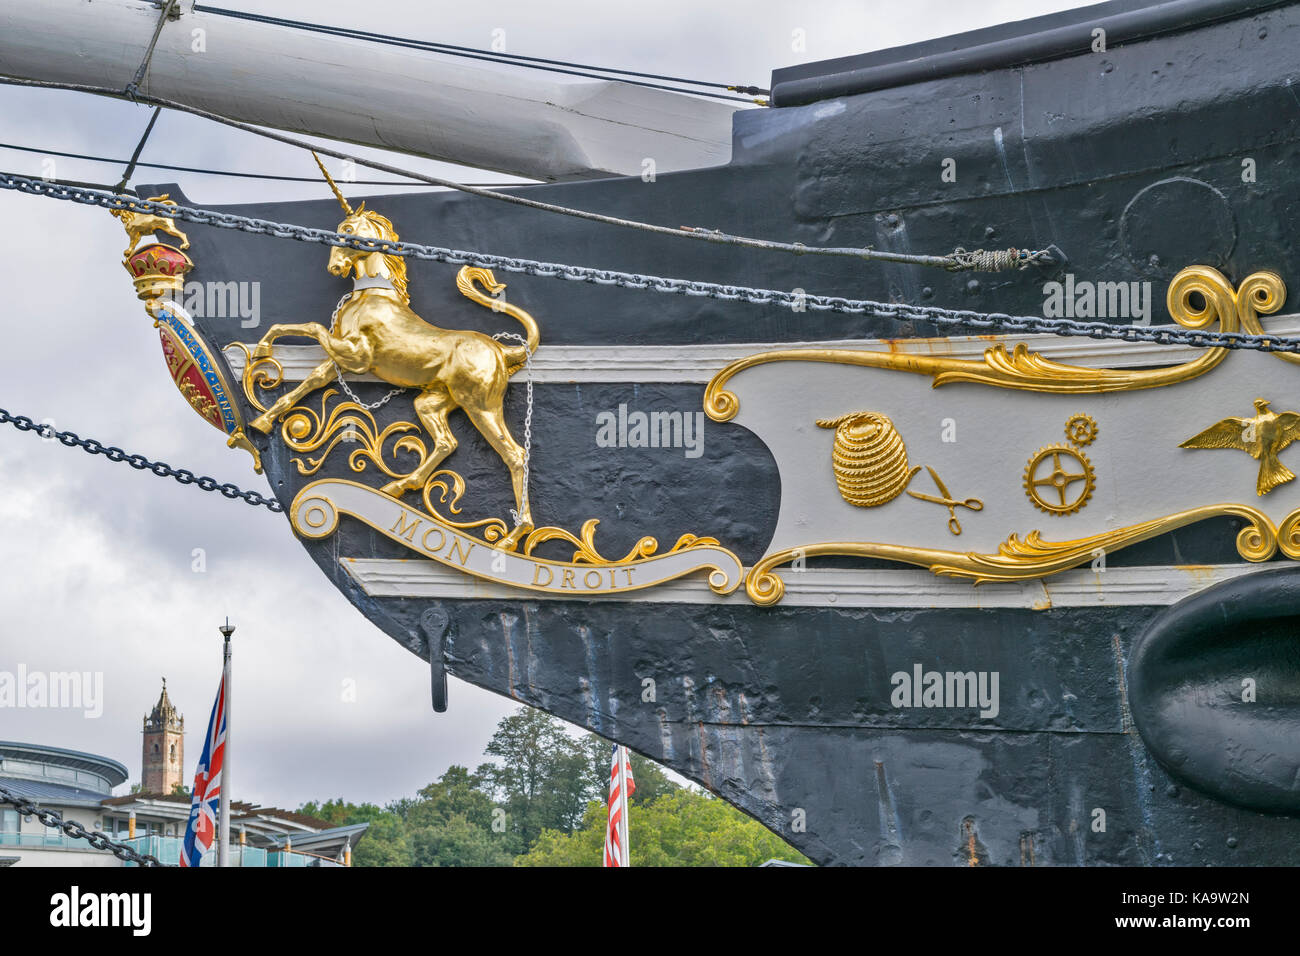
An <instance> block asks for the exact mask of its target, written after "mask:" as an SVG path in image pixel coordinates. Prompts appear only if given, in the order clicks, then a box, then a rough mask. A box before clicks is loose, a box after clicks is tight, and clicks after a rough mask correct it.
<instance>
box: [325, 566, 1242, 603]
mask: <svg viewBox="0 0 1300 956" xmlns="http://www.w3.org/2000/svg"><path fill="white" fill-rule="evenodd" d="M339 563H340V564H342V566H343V567H344V569H345V570H346V571H347V572H348V574H350V575H351V576H352V578H353V580H355V581H356V582H357V584H358V585H360V587H361V589H362V590H363V591H365V592H366V593H367V594H368V595H370V596H371V597H407V598H435V599H447V600H470V599H474V598H491V599H505V600H516V601H530V600H537V596H536V595H533V594H529V593H527V592H524V591H520V590H517V589H512V588H509V587H506V586H503V585H499V584H495V583H492V582H488V581H483V580H480V579H478V578H475V577H472V576H470V575H466V574H461V573H459V572H457V571H453V570H450V569H447V568H443V567H441V566H439V565H438V564H436V563H434V562H432V561H422V560H419V559H413V560H402V559H391V558H340V559H339ZM1261 569H1262V566H1261V565H1258V564H1218V565H1181V566H1180V565H1158V566H1149V567H1133V568H1117V567H1111V568H1108V569H1107V570H1105V571H1091V570H1075V571H1067V572H1064V573H1062V574H1058V575H1054V576H1053V577H1050V578H1046V579H1043V580H1040V581H1028V582H1024V583H1017V584H981V585H980V586H979V587H975V586H973V585H971V584H968V583H966V582H964V581H954V580H950V579H946V578H940V577H936V576H935V575H933V574H931V573H930V572H929V571H924V570H920V569H899V570H893V569H890V570H855V569H849V568H808V569H806V570H804V571H793V570H790V569H789V568H778V569H776V570H777V573H778V574H780V576H781V577H782V579H783V580H784V581H785V596H784V597H783V598H782V599H781V603H780V604H779V605H778V607H828V608H834V607H847V608H964V607H969V608H1028V609H1031V610H1046V609H1048V608H1054V607H1058V608H1059V607H1132V606H1165V605H1169V604H1175V603H1177V602H1178V601H1181V600H1182V599H1183V598H1186V597H1189V596H1190V595H1192V594H1195V593H1196V592H1197V591H1200V590H1203V589H1204V588H1207V587H1209V586H1211V585H1213V584H1219V583H1221V582H1223V581H1228V580H1231V579H1232V578H1235V577H1240V576H1241V575H1243V574H1250V573H1252V572H1254V571H1259V570H1261ZM546 599H547V600H566V598H563V597H561V598H552V597H550V596H549V595H548V596H547V598H546ZM628 599H629V596H628V595H624V596H621V597H619V596H611V597H601V596H589V595H574V597H573V598H572V600H584V601H603V600H615V601H620V600H621V601H626V600H628ZM634 600H636V601H643V602H650V603H658V604H748V603H750V602H749V599H748V598H747V597H746V596H745V592H744V588H743V587H742V588H741V589H740V590H738V591H736V592H735V593H733V594H730V595H728V596H726V597H719V596H718V595H717V594H714V593H713V592H712V591H711V590H709V586H708V582H707V580H706V577H705V575H703V574H699V575H694V576H692V577H690V578H684V579H679V580H677V581H671V582H668V583H666V584H662V585H659V586H658V587H655V588H649V589H647V590H644V591H638V592H636V596H635V598H634Z"/></svg>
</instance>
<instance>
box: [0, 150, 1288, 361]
mask: <svg viewBox="0 0 1300 956" xmlns="http://www.w3.org/2000/svg"><path fill="white" fill-rule="evenodd" d="M0 189H9V190H16V191H18V192H23V193H28V194H31V195H37V196H44V197H47V198H52V199H60V200H65V201H69V202H76V203H81V204H83V205H90V206H101V207H103V208H105V209H130V210H134V211H137V212H147V213H152V214H155V215H161V216H167V217H171V218H174V219H181V220H184V221H186V222H193V223H198V224H199V225H206V226H215V227H218V228H221V229H237V230H239V231H241V232H248V233H254V234H258V235H271V236H275V237H276V238H280V239H295V240H297V241H300V242H314V243H319V244H321V245H327V246H342V247H344V248H349V249H359V250H361V251H364V252H383V253H387V254H389V255H395V256H404V257H411V258H415V259H423V260H427V261H430V262H445V263H450V264H453V265H476V266H482V267H484V268H489V269H500V270H502V271H504V272H515V273H523V274H526V275H533V276H543V277H546V278H559V279H567V280H570V281H574V282H592V283H595V284H597V285H607V286H619V287H621V288H625V289H638V290H650V291H652V292H662V293H667V294H670V295H687V296H692V297H707V298H711V299H718V300H721V301H728V302H748V303H751V304H755V305H769V304H776V305H782V306H786V307H789V308H791V309H793V310H796V311H804V310H811V311H814V312H836V313H843V314H848V315H870V316H875V317H878V318H886V319H896V320H901V321H910V322H932V323H934V324H935V325H938V326H941V327H945V326H946V327H958V328H968V329H977V330H979V331H981V332H987V331H989V330H990V329H1001V330H1004V331H1007V332H1013V333H1017V334H1026V333H1029V334H1034V333H1044V334H1050V335H1063V336H1080V337H1085V338H1094V339H1119V340H1123V341H1126V342H1153V343H1157V344H1161V345H1189V346H1192V347H1194V348H1227V349H1252V350H1257V351H1263V352H1300V339H1296V338H1286V337H1283V336H1271V335H1248V334H1245V333H1241V332H1209V331H1204V330H1201V329H1182V328H1176V327H1159V326H1137V325H1111V324H1110V323H1107V322H1079V321H1077V320H1075V319H1046V318H1040V317H1038V316H1014V315H1007V314H1004V313H1000V312H974V311H971V310H966V309H945V308H941V307H938V306H924V305H911V304H909V303H904V302H876V301H873V300H871V299H849V298H845V297H842V296H827V295H813V294H808V293H804V292H786V291H783V290H780V289H761V288H753V287H750V286H737V285H725V284H722V283H717V282H705V281H698V280H692V279H671V278H663V277H660V276H651V275H643V274H640V273H635V272H620V271H616V270H613V269H594V268H591V267H588V266H573V265H565V264H562V263H556V262H541V261H537V260H534V259H518V258H514V257H510V256H498V255H491V254H488V253H482V252H466V251H464V250H459V249H449V248H445V247H442V246H426V245H422V244H420V243H414V242H389V241H387V240H383V239H369V238H366V237H364V236H356V235H352V234H348V233H341V232H333V231H331V230H329V229H314V228H309V227H307V226H298V225H294V224H292V223H283V222H272V221H270V220H266V219H253V218H251V217H248V216H239V215H236V214H234V213H227V212H215V211H212V210H205V209H195V208H193V207H190V206H172V205H167V204H163V203H158V202H150V201H149V200H145V199H132V198H130V197H127V196H121V195H114V194H112V193H106V192H101V191H99V190H95V189H84V188H79V187H74V186H64V185H58V184H53V183H47V182H44V181H42V180H39V179H29V178H27V177H25V176H15V175H14V174H12V173H0Z"/></svg>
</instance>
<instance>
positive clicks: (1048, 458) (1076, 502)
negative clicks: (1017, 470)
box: [1025, 445, 1097, 515]
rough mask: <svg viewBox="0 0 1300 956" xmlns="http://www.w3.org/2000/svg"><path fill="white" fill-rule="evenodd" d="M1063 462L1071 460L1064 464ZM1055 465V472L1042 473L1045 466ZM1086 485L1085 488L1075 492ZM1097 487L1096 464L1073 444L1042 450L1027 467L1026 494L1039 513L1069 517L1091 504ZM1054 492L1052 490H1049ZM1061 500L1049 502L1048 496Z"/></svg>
mask: <svg viewBox="0 0 1300 956" xmlns="http://www.w3.org/2000/svg"><path fill="white" fill-rule="evenodd" d="M1062 459H1066V460H1067V461H1065V462H1063V461H1062ZM1069 459H1073V460H1074V462H1076V463H1077V466H1078V467H1077V469H1075V468H1073V466H1072V465H1071V464H1069V461H1068V460H1069ZM1045 462H1047V463H1050V464H1051V470H1050V471H1046V470H1042V466H1043V464H1044V463H1045ZM1080 482H1082V489H1081V490H1080V491H1079V492H1077V493H1071V489H1072V488H1075V487H1076V486H1078V485H1079V484H1080ZM1096 487H1097V480H1096V475H1095V473H1094V472H1093V470H1092V462H1090V461H1089V460H1088V456H1087V455H1085V454H1084V453H1083V451H1082V450H1080V449H1078V448H1073V447H1071V446H1070V445H1048V446H1047V447H1046V448H1040V449H1038V451H1036V452H1034V454H1033V455H1032V456H1031V457H1030V459H1029V464H1028V465H1026V466H1025V494H1026V495H1028V496H1029V500H1030V501H1031V502H1032V503H1033V505H1034V507H1035V508H1037V509H1038V510H1039V511H1046V512H1047V513H1048V514H1054V515H1068V514H1073V513H1074V512H1076V511H1078V510H1079V509H1080V508H1082V507H1083V506H1084V505H1086V504H1087V503H1088V499H1089V498H1091V497H1092V492H1093V490H1094V489H1095V488H1096ZM1049 489H1050V491H1049ZM1045 493H1046V494H1051V495H1053V496H1054V497H1059V498H1060V502H1059V503H1058V502H1056V501H1052V500H1049V499H1048V498H1046V497H1044V494H1045Z"/></svg>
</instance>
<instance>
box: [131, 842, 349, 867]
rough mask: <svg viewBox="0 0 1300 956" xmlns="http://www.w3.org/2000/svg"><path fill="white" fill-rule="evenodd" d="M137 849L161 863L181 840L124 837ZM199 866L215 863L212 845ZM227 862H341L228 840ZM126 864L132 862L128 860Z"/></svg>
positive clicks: (176, 855) (172, 858) (173, 857)
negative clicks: (228, 856) (228, 857)
mask: <svg viewBox="0 0 1300 956" xmlns="http://www.w3.org/2000/svg"><path fill="white" fill-rule="evenodd" d="M126 842H127V843H128V844H130V846H131V847H132V848H133V849H134V850H135V851H136V852H137V853H148V854H151V855H153V856H156V857H157V858H158V859H159V860H161V861H162V862H164V863H175V862H176V861H177V860H179V859H180V857H181V848H182V846H183V845H184V843H185V841H184V840H183V839H182V838H180V837H156V836H154V837H137V838H136V839H134V840H127V841H126ZM202 865H203V866H216V865H217V852H216V848H215V847H214V848H213V849H212V850H211V851H210V852H208V853H206V854H204V857H203V863H202ZM230 865H231V866H254V867H286V866H287V867H299V866H303V867H305V866H341V865H342V864H340V863H338V862H336V861H334V860H329V859H326V858H324V857H316V856H312V855H311V854H308V853H299V852H297V851H296V850H266V849H262V848H261V847H254V846H244V847H240V846H239V845H238V844H231V846H230ZM127 866H135V864H134V863H128V864H127Z"/></svg>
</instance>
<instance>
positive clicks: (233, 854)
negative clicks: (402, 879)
mask: <svg viewBox="0 0 1300 956" xmlns="http://www.w3.org/2000/svg"><path fill="white" fill-rule="evenodd" d="M183 733H184V721H183V718H181V717H180V715H179V714H178V713H177V712H176V710H175V708H174V707H173V706H172V704H171V701H170V700H169V699H168V698H167V689H166V685H165V684H164V686H163V692H162V695H161V696H160V697H159V700H158V703H157V704H156V705H154V709H153V712H152V713H151V714H150V715H149V717H146V718H145V724H144V745H143V762H142V765H141V766H142V767H143V772H144V781H145V784H153V785H154V786H155V787H156V786H159V781H161V783H162V785H164V786H165V785H167V784H171V785H172V786H173V787H174V786H175V785H176V784H177V783H179V777H178V773H179V762H180V761H181V760H182V759H183V757H182V755H183V753H184V750H183V739H182V737H183ZM127 777H128V771H127V769H126V767H124V766H123V765H122V764H120V763H118V762H117V761H116V760H111V759H109V758H108V757H100V756H97V755H95V754H89V753H82V752H80V751H76V750H64V749H63V748H61V747H47V746H44V745H41V744H24V743H16V742H12V741H0V786H2V787H4V788H5V789H6V790H9V791H10V792H11V793H13V794H15V795H17V796H20V797H22V798H24V799H26V800H29V801H30V802H31V803H34V804H36V805H37V806H39V807H40V808H41V809H43V810H55V811H58V812H59V813H61V814H62V815H63V819H64V820H73V821H76V822H77V823H79V824H81V825H82V826H83V827H85V828H86V829H87V830H98V831H100V832H101V833H105V834H107V835H108V836H110V837H111V838H113V839H114V840H117V841H119V842H128V843H130V844H131V846H132V848H133V849H135V850H136V851H137V852H139V853H147V854H150V855H152V856H155V857H157V858H158V859H159V860H161V861H162V862H164V863H175V862H176V861H177V860H179V859H180V853H181V844H182V842H183V840H184V837H185V825H186V823H187V822H188V820H189V814H190V798H189V797H188V796H186V795H185V794H183V793H177V792H167V793H157V792H153V793H150V792H141V793H130V794H125V795H122V796H114V795H113V791H114V789H116V788H118V787H120V786H122V785H123V784H124V783H126V780H127ZM368 826H369V824H368V823H358V824H354V825H351V826H342V827H334V826H331V825H330V824H329V823H328V822H326V821H324V820H318V819H316V818H315V817H310V816H307V815H305V814H301V813H295V812H293V811H291V810H281V809H278V808H276V807H261V806H255V805H254V804H251V803H240V802H238V801H234V800H232V801H231V805H230V838H231V841H232V845H231V847H230V862H231V865H232V866H268V867H284V866H288V867H300V866H349V865H351V858H352V848H353V847H354V846H356V844H357V841H358V840H360V839H361V837H362V836H363V835H364V834H365V832H366V828H367V827H368ZM216 857H217V854H216V852H215V849H214V851H213V852H211V853H209V854H208V855H207V857H205V859H204V866H215V865H216ZM126 865H134V864H124V863H123V862H122V861H121V860H119V859H118V858H117V857H116V856H114V855H113V854H112V852H110V851H108V850H96V849H94V848H92V847H91V846H90V845H89V844H88V843H87V842H86V841H85V840H77V839H74V838H72V837H70V836H68V835H67V834H65V833H64V832H63V831H62V830H58V829H54V828H51V827H46V826H45V825H44V824H42V823H41V821H40V820H39V819H37V818H36V817H35V816H34V815H28V816H23V815H21V814H20V813H19V812H18V811H17V810H16V809H14V807H13V806H11V805H9V804H4V803H0V866H126Z"/></svg>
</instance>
